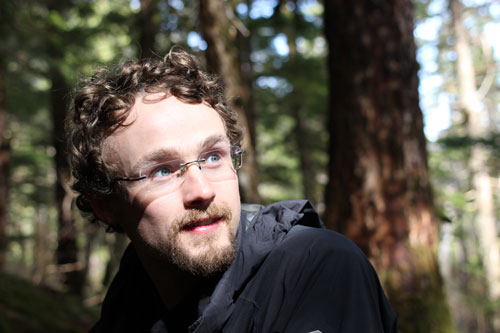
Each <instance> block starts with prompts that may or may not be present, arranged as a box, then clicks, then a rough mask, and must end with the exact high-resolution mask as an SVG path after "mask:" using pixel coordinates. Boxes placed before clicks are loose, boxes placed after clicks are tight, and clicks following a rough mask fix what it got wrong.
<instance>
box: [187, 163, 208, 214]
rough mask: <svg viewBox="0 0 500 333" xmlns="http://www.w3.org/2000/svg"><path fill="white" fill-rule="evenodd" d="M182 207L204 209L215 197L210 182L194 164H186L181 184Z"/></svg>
mask: <svg viewBox="0 0 500 333" xmlns="http://www.w3.org/2000/svg"><path fill="white" fill-rule="evenodd" d="M182 195H183V201H184V207H185V208H189V209H201V210H204V209H206V208H207V207H208V206H209V205H210V204H211V203H212V201H213V200H214V198H215V191H214V189H213V187H212V183H211V182H209V181H208V180H207V178H206V177H205V175H204V174H203V172H202V170H200V168H199V167H198V165H196V164H190V165H188V166H187V170H186V172H185V174H184V184H183V185H182Z"/></svg>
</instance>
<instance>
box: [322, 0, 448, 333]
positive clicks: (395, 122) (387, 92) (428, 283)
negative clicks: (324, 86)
mask: <svg viewBox="0 0 500 333" xmlns="http://www.w3.org/2000/svg"><path fill="white" fill-rule="evenodd" d="M324 19H325V33H326V36H327V40H328V42H329V58H328V65H329V71H330V106H329V109H330V110H329V111H330V120H329V132H330V147H329V154H330V164H329V183H328V185H327V189H326V201H325V202H326V205H327V211H326V216H325V223H326V225H327V226H328V227H329V228H332V229H335V230H338V231H340V232H343V233H345V234H346V235H347V236H348V237H350V238H351V239H352V240H354V241H355V242H356V243H357V244H358V245H359V246H360V247H361V249H362V250H363V251H364V252H365V253H366V254H367V255H368V257H369V258H370V260H371V262H372V263H373V264H374V266H375V268H376V269H377V271H378V273H379V276H380V278H381V281H382V284H383V285H384V288H385V290H386V292H387V294H388V296H389V299H390V301H391V304H392V305H393V306H394V307H395V309H396V311H397V312H398V315H399V324H400V329H401V331H408V332H429V331H435V332H446V331H449V330H451V319H450V318H451V317H450V314H449V310H448V306H447V304H446V300H445V297H444V292H443V286H442V280H441V277H440V274H439V269H438V263H437V255H436V254H437V245H438V227H437V225H436V217H435V213H434V211H433V204H432V195H431V188H430V184H429V175H428V167H427V152H426V142H425V136H424V132H423V119H422V113H421V111H420V108H419V101H418V77H417V71H418V65H417V61H416V49H415V43H414V39H413V6H412V3H411V1H410V0H390V1H367V0H365V1H353V2H345V1H340V0H325V16H324Z"/></svg>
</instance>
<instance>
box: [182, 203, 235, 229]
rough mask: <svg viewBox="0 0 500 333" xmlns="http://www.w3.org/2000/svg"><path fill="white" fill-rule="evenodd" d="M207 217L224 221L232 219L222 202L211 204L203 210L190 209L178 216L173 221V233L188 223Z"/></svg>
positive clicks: (228, 209) (194, 222)
mask: <svg viewBox="0 0 500 333" xmlns="http://www.w3.org/2000/svg"><path fill="white" fill-rule="evenodd" d="M208 219H220V220H221V221H222V222H224V223H229V221H231V219H232V213H231V209H230V208H229V207H228V206H227V205H224V204H211V205H210V206H208V208H207V209H205V210H199V209H191V210H188V211H187V212H186V213H184V214H183V215H182V216H180V217H178V218H177V219H176V220H175V221H174V223H173V227H174V228H175V233H178V232H180V231H181V230H182V229H183V228H185V227H186V226H188V225H192V224H196V223H197V222H199V221H204V220H208Z"/></svg>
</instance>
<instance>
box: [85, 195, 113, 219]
mask: <svg viewBox="0 0 500 333" xmlns="http://www.w3.org/2000/svg"><path fill="white" fill-rule="evenodd" d="M88 201H89V203H90V207H92V210H93V211H94V214H95V215H96V216H97V217H98V218H99V220H101V221H102V222H104V223H106V224H108V225H115V224H117V223H118V221H119V219H118V216H117V214H116V212H117V209H116V207H117V206H116V202H115V200H113V198H111V197H108V198H94V197H92V198H89V199H88Z"/></svg>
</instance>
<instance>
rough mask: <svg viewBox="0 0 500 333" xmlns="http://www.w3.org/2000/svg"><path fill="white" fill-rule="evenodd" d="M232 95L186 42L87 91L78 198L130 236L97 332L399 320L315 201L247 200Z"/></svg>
mask: <svg viewBox="0 0 500 333" xmlns="http://www.w3.org/2000/svg"><path fill="white" fill-rule="evenodd" d="M223 94H224V91H223V88H222V86H221V82H220V80H218V79H217V78H215V77H213V76H210V75H208V74H207V73H205V72H203V71H202V70H201V69H200V67H199V66H198V63H197V61H196V59H195V58H193V57H192V56H190V55H189V54H187V53H186V52H184V51H183V50H182V49H179V48H174V49H172V50H171V51H170V52H169V53H168V55H167V56H166V57H165V58H164V59H163V60H153V59H149V60H144V61H141V62H128V63H125V64H124V65H122V66H121V67H120V68H118V69H116V70H112V71H106V70H103V71H100V72H98V73H97V74H95V75H94V76H93V77H91V78H90V79H88V80H87V81H85V82H84V84H83V86H82V87H81V88H80V89H79V90H78V91H77V92H76V94H75V97H74V103H73V107H72V109H73V110H72V115H71V119H70V123H69V136H68V142H69V155H70V162H71V166H72V172H73V175H74V177H75V183H74V185H73V188H74V189H75V190H76V191H77V192H78V193H79V196H78V199H77V204H78V207H79V208H80V209H81V211H82V212H84V213H87V214H88V215H89V217H90V219H91V220H93V221H101V222H103V223H105V224H106V225H107V226H108V228H109V229H111V230H115V231H121V232H125V233H126V234H127V235H128V237H129V238H130V240H131V245H130V246H129V247H128V249H127V250H126V251H125V254H124V255H123V258H122V262H121V265H120V270H119V272H118V274H117V276H116V277H115V279H114V280H113V283H112V284H111V287H110V289H109V291H108V293H107V295H106V299H105V301H104V304H103V307H102V315H101V319H100V320H99V322H98V323H97V324H96V325H95V327H94V328H93V331H95V332H148V331H151V332H184V331H186V332H187V331H191V332H193V331H194V332H219V331H223V332H313V331H320V332H383V331H387V332H394V331H396V316H395V314H394V312H393V310H392V309H391V307H390V305H389V304H388V302H387V300H386V298H385V296H384V293H383V290H382V288H381V286H380V284H379V281H378V278H377V276H376V273H375V271H374V270H373V268H372V266H371V265H370V263H369V262H368V260H367V259H366V257H365V256H364V255H363V254H362V253H361V251H360V250H359V249H358V248H357V247H356V246H355V245H353V243H352V242H350V241H349V240H347V239H346V238H344V237H343V236H341V235H339V234H337V233H335V232H333V231H327V230H325V229H323V228H322V222H321V221H320V219H319V217H318V215H317V213H316V212H315V210H314V208H313V207H312V206H311V204H310V203H308V202H307V201H289V202H283V203H277V204H273V205H271V206H268V207H265V208H262V207H259V206H256V205H243V206H242V205H241V204H240V196H239V190H238V178H237V171H236V170H237V169H238V168H239V167H240V165H241V157H242V154H243V150H242V149H241V148H240V141H241V138H242V129H241V128H240V127H239V125H238V122H237V116H236V114H235V113H234V111H232V110H231V109H230V108H229V106H228V105H227V104H226V102H225V100H224V97H223ZM242 208H243V209H242Z"/></svg>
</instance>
